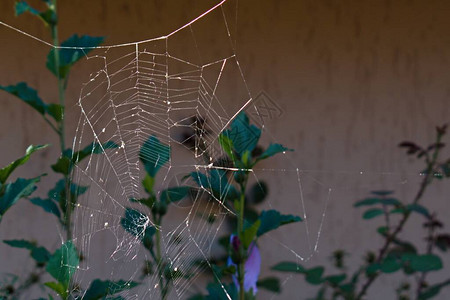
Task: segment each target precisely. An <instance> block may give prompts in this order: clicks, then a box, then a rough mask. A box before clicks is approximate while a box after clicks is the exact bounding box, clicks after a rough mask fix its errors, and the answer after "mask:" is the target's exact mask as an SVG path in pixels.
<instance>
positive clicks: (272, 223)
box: [257, 209, 302, 236]
mask: <svg viewBox="0 0 450 300" xmlns="http://www.w3.org/2000/svg"><path fill="white" fill-rule="evenodd" d="M259 219H260V220H261V225H260V226H259V229H258V234H257V235H258V236H261V235H263V234H265V233H267V232H269V231H271V230H274V229H277V228H278V227H280V226H282V225H286V224H290V223H295V222H301V221H302V219H301V218H300V217H298V216H293V215H282V214H280V212H278V211H276V210H273V209H272V210H267V211H265V210H264V211H262V212H261V215H260V217H259Z"/></svg>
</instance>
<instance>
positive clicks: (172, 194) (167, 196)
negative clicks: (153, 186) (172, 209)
mask: <svg viewBox="0 0 450 300" xmlns="http://www.w3.org/2000/svg"><path fill="white" fill-rule="evenodd" d="M188 193H189V187H188V186H177V187H173V188H168V189H166V190H164V191H162V192H161V197H160V200H161V202H164V203H167V204H168V203H171V202H178V201H180V200H181V199H183V198H184V197H186V196H187V195H188Z"/></svg>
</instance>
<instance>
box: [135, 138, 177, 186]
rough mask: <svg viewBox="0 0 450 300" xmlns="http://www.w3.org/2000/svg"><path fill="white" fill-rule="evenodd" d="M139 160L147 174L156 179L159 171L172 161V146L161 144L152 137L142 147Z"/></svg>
mask: <svg viewBox="0 0 450 300" xmlns="http://www.w3.org/2000/svg"><path fill="white" fill-rule="evenodd" d="M139 158H140V159H141V161H142V163H143V164H144V167H145V171H146V172H147V174H149V175H150V176H151V177H155V176H156V173H158V171H159V169H160V168H161V167H162V166H164V165H165V164H166V163H167V162H168V161H169V159H170V146H168V145H165V144H163V143H161V142H160V141H159V140H158V139H157V138H156V137H155V136H151V137H150V138H149V139H148V140H147V141H145V143H144V144H143V145H142V147H141V150H140V152H139Z"/></svg>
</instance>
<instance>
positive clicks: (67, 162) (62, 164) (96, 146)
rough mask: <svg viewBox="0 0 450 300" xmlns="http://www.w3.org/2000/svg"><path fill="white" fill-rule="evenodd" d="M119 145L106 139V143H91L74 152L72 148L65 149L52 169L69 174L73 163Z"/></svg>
mask: <svg viewBox="0 0 450 300" xmlns="http://www.w3.org/2000/svg"><path fill="white" fill-rule="evenodd" d="M118 147H119V146H118V145H117V144H116V143H115V142H113V141H108V142H106V143H103V144H100V143H91V144H89V145H87V146H86V147H84V148H83V149H82V150H79V151H77V152H75V153H73V152H72V149H66V150H65V151H64V152H63V154H62V155H61V156H60V157H59V158H58V160H57V161H56V163H55V164H53V165H52V166H51V167H52V169H53V171H55V172H56V173H61V174H63V175H69V173H70V172H71V171H72V168H73V166H74V165H76V164H77V163H79V162H80V161H82V160H83V159H85V158H86V157H89V156H90V155H93V154H101V153H103V152H104V151H105V150H107V149H115V148H118Z"/></svg>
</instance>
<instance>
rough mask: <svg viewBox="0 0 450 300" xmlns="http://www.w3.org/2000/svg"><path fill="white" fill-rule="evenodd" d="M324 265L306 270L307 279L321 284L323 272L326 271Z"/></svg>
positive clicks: (315, 283) (312, 282)
mask: <svg viewBox="0 0 450 300" xmlns="http://www.w3.org/2000/svg"><path fill="white" fill-rule="evenodd" d="M324 270H325V269H324V268H323V267H316V268H312V269H309V270H307V271H306V273H305V274H306V277H305V280H306V281H307V282H308V283H310V284H313V285H317V284H321V283H322V282H323V279H322V274H323V272H324Z"/></svg>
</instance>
